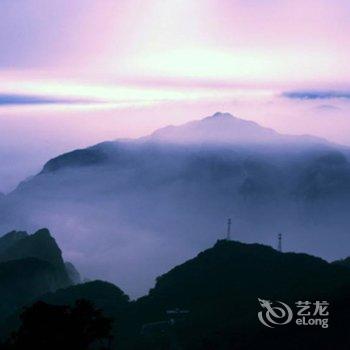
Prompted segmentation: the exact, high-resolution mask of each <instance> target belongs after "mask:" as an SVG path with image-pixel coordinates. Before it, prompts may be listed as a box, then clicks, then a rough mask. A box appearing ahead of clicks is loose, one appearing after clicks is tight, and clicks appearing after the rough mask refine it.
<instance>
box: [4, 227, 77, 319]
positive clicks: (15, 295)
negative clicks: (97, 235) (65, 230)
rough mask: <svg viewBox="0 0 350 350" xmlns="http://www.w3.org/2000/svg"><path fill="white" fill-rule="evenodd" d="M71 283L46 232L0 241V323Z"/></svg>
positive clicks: (10, 235)
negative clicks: (40, 296) (38, 299)
mask: <svg viewBox="0 0 350 350" xmlns="http://www.w3.org/2000/svg"><path fill="white" fill-rule="evenodd" d="M72 283H73V282H72V281H71V280H70V278H69V276H68V273H67V271H66V267H65V264H64V262H63V259H62V253H61V250H60V248H59V247H58V245H57V244H56V242H55V240H54V239H53V238H52V237H51V235H50V232H49V231H48V230H47V229H41V230H39V231H37V232H35V233H34V234H33V235H28V234H27V233H26V232H16V231H12V232H9V233H8V234H6V235H4V236H2V237H0V321H2V320H4V319H5V318H6V317H7V316H8V315H9V314H10V313H11V312H13V311H14V310H16V309H17V308H19V307H21V306H23V305H25V304H26V303H28V302H30V301H31V300H33V299H34V298H36V297H38V296H39V295H42V294H44V293H47V292H49V291H54V290H57V289H58V288H62V287H67V286H69V285H70V284H72Z"/></svg>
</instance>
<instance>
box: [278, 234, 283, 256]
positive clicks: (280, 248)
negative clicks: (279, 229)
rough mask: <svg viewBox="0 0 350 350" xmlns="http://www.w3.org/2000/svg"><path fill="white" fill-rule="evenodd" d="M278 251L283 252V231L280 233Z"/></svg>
mask: <svg viewBox="0 0 350 350" xmlns="http://www.w3.org/2000/svg"><path fill="white" fill-rule="evenodd" d="M277 249H278V251H279V252H281V253H282V233H279V234H278V248H277Z"/></svg>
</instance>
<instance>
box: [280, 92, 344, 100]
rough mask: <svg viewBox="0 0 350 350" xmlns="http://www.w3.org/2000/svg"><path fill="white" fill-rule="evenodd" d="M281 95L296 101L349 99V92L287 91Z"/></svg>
mask: <svg viewBox="0 0 350 350" xmlns="http://www.w3.org/2000/svg"><path fill="white" fill-rule="evenodd" d="M282 95H283V96H284V97H287V98H290V99H296V100H326V99H334V98H341V99H350V91H289V92H284V93H283V94H282Z"/></svg>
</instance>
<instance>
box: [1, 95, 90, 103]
mask: <svg viewBox="0 0 350 350" xmlns="http://www.w3.org/2000/svg"><path fill="white" fill-rule="evenodd" d="M89 102H90V101H86V100H74V99H60V98H54V97H44V96H35V95H17V94H1V93H0V106H18V105H45V104H81V103H89Z"/></svg>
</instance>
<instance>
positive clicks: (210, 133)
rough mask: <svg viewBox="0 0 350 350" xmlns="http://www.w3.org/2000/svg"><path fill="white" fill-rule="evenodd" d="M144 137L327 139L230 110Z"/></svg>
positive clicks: (233, 141) (228, 141)
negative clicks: (267, 124)
mask: <svg viewBox="0 0 350 350" xmlns="http://www.w3.org/2000/svg"><path fill="white" fill-rule="evenodd" d="M142 140H147V141H156V142H166V143H179V144H217V145H220V144H222V145H247V144H256V145H261V144H276V143H278V144H281V143H284V144H300V143H302V144H304V143H313V144H315V143H317V144H319V143H324V142H325V140H322V139H320V138H317V137H311V136H309V137H306V136H305V135H304V136H293V135H284V134H280V133H278V132H277V131H275V130H273V129H271V128H267V127H264V126H262V125H259V124H258V123H256V122H254V121H251V120H246V119H241V118H238V117H236V116H233V115H232V114H230V113H228V112H216V113H214V114H213V115H211V116H209V117H206V118H203V119H199V120H195V121H191V122H188V123H185V124H182V125H178V126H173V125H170V126H166V127H164V128H161V129H158V130H156V131H155V132H154V133H153V134H151V135H150V136H149V137H145V138H142Z"/></svg>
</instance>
